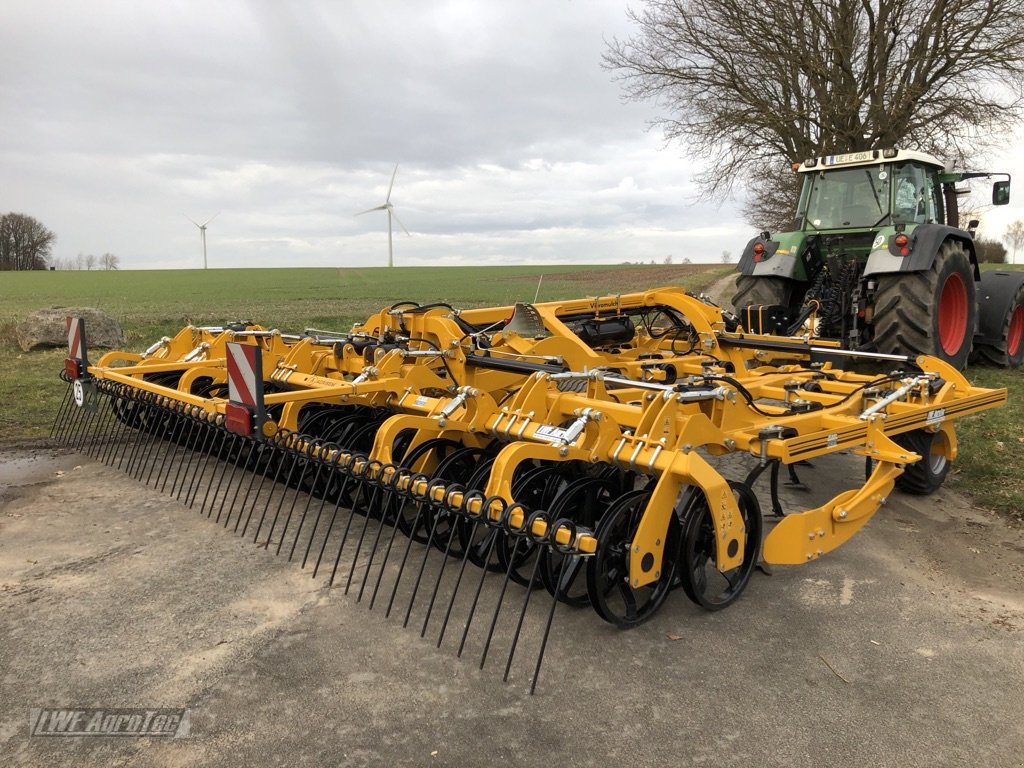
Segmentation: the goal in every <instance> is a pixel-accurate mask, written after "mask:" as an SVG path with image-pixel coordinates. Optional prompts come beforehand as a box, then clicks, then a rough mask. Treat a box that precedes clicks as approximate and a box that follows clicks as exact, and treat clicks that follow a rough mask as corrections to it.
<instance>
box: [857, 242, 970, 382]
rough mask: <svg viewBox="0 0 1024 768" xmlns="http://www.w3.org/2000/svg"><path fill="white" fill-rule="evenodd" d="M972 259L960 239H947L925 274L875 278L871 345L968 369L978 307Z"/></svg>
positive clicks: (887, 351)
mask: <svg viewBox="0 0 1024 768" xmlns="http://www.w3.org/2000/svg"><path fill="white" fill-rule="evenodd" d="M976 293H977V291H976V286H975V283H974V269H973V268H972V267H971V260H970V258H969V257H968V255H967V251H966V250H965V249H964V246H963V243H961V242H960V241H959V240H947V241H946V242H944V243H943V244H942V247H941V248H939V252H938V253H937V254H936V255H935V261H934V262H933V263H932V266H931V268H930V269H927V270H925V271H923V272H897V273H894V274H889V275H879V277H878V292H877V293H876V294H875V314H874V320H873V326H874V338H875V345H876V347H877V348H878V351H879V352H884V353H886V354H892V355H909V356H911V357H916V356H917V355H922V354H923V355H931V356H933V357H938V358H940V359H942V360H945V361H946V362H947V363H949V364H950V365H953V366H954V367H956V368H961V369H962V368H963V367H964V366H965V365H967V358H968V356H969V355H970V353H971V344H972V342H973V339H974V331H975V329H976V328H977V325H978V303H977V298H976Z"/></svg>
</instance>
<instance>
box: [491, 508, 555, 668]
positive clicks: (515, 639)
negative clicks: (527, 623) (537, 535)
mask: <svg viewBox="0 0 1024 768" xmlns="http://www.w3.org/2000/svg"><path fill="white" fill-rule="evenodd" d="M527 530H529V528H527ZM540 561H541V558H540V553H539V552H538V553H537V557H536V558H534V560H533V575H531V576H530V580H529V581H528V582H527V584H528V586H527V587H526V598H525V599H524V600H523V610H522V611H520V612H519V621H518V622H516V631H515V634H513V635H512V647H511V648H509V649H508V660H507V661H506V662H505V674H504V676H503V677H502V678H501V679H502V681H503V682H506V683H507V682H508V672H509V670H510V669H511V668H512V657H513V656H515V654H516V646H517V645H518V644H519V633H520V632H521V631H522V629H523V619H525V618H526V609H527V607H528V606H529V605H530V597H531V596H532V595H533V591H534V589H533V584H534V582H536V581H537V573H538V569H539V568H540ZM555 591H556V592H557V591H558V590H557V589H556V590H555Z"/></svg>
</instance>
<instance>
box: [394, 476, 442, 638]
mask: <svg viewBox="0 0 1024 768" xmlns="http://www.w3.org/2000/svg"><path fill="white" fill-rule="evenodd" d="M434 482H439V483H440V486H441V487H443V486H444V482H445V481H444V480H435V481H433V482H431V484H430V486H428V487H427V504H428V508H430V507H433V508H434V509H435V514H434V521H433V523H432V524H431V526H430V534H429V535H428V536H427V541H426V543H425V544H424V546H423V561H422V562H421V563H420V570H419V573H417V574H416V583H415V584H414V585H413V588H412V595H411V596H410V597H409V606H408V607H407V608H406V609H405V619H404V620H403V621H402V626H403V627H407V626H409V617H410V616H411V615H412V606H413V604H414V603H415V602H416V593H417V592H419V590H420V582H421V581H422V580H423V571H424V570H425V569H426V567H427V559H428V558H429V557H430V549H431V547H432V546H433V543H434V536H435V535H436V534H437V524H438V523H439V522H441V519H442V518H445V517H447V511H446V510H445V509H444V508H443V507H440V506H436V507H435V506H434V503H433V493H432V492H431V488H432V486H433V485H434Z"/></svg>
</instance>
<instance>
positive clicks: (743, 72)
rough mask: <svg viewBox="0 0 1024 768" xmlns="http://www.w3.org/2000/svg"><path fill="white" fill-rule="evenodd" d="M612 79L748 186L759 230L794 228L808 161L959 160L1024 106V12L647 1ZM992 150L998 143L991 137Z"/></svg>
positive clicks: (612, 46) (968, 2) (947, 3)
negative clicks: (900, 152) (885, 156)
mask: <svg viewBox="0 0 1024 768" xmlns="http://www.w3.org/2000/svg"><path fill="white" fill-rule="evenodd" d="M628 13H629V15H630V18H631V19H632V20H633V22H634V23H635V24H636V26H637V33H636V35H635V36H634V37H631V38H629V39H626V40H619V39H613V40H612V41H611V42H610V43H609V46H608V50H607V51H606V53H605V56H604V63H605V66H606V67H607V68H608V69H610V70H612V71H614V72H616V73H617V79H619V80H620V81H621V83H622V86H623V89H624V92H625V95H626V97H627V98H629V99H632V100H637V101H642V100H653V101H656V102H657V103H658V104H659V106H660V107H661V108H662V109H663V110H664V112H665V114H664V115H663V116H662V117H660V118H658V119H657V120H656V121H655V125H658V126H660V127H661V128H662V130H663V131H664V136H665V139H666V141H667V142H670V143H671V142H679V143H681V144H682V145H683V146H684V147H685V148H686V152H687V154H689V155H690V156H692V157H695V158H697V157H699V158H705V159H709V160H710V163H709V164H708V170H707V171H706V172H705V173H704V174H702V175H701V176H699V177H698V179H697V181H698V183H699V184H700V186H701V188H702V189H703V190H704V191H705V193H706V194H709V195H712V196H714V195H724V194H727V193H729V192H731V191H732V190H733V188H734V185H736V184H737V183H742V184H743V185H744V186H745V187H746V190H747V192H748V194H747V200H748V203H747V210H746V211H745V213H746V214H747V216H748V218H750V219H751V220H752V221H753V222H754V223H755V225H757V226H765V225H768V226H770V227H772V228H780V227H785V226H788V225H790V224H791V223H792V222H791V216H792V210H793V207H794V204H795V202H796V200H795V190H796V186H797V185H796V180H795V179H794V174H792V173H791V172H790V166H791V164H792V163H794V162H798V161H800V160H803V159H805V158H807V157H815V156H818V155H822V154H832V153H839V152H852V151H859V150H864V149H872V148H876V147H889V146H895V145H897V144H900V145H904V146H912V147H914V148H915V149H920V150H923V151H926V152H932V153H933V154H936V155H938V156H940V157H945V158H946V159H947V160H962V159H963V158H964V157H965V156H966V155H967V154H968V153H974V152H978V151H981V150H984V149H985V148H986V147H987V146H990V145H992V144H994V143H995V142H997V141H998V140H999V138H1000V136H1001V134H1003V133H1005V131H1006V130H1007V129H1008V128H1010V127H1011V126H1013V125H1014V124H1016V123H1017V122H1018V121H1019V120H1020V118H1021V113H1022V107H1024V4H1021V3H1020V2H1019V0H776V1H775V2H771V3H753V2H749V0H645V3H644V10H641V11H634V10H631V11H629V12H628ZM983 137H991V138H989V139H987V141H988V142H989V143H986V139H984V138H983Z"/></svg>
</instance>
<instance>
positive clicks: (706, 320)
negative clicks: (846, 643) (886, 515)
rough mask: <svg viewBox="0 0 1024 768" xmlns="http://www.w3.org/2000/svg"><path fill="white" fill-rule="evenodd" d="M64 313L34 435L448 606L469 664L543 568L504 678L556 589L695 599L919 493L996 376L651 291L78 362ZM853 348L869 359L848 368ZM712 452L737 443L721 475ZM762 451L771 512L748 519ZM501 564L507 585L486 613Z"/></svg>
mask: <svg viewBox="0 0 1024 768" xmlns="http://www.w3.org/2000/svg"><path fill="white" fill-rule="evenodd" d="M68 326H69V343H70V347H71V354H70V357H69V358H68V361H67V365H66V370H65V372H64V373H63V377H64V378H65V379H66V380H67V381H68V382H69V384H70V386H69V391H68V395H67V396H66V397H65V400H64V403H63V405H62V406H61V409H60V413H59V414H58V417H57V419H56V422H55V424H54V434H55V436H57V437H58V438H59V439H60V440H62V441H63V442H65V443H67V444H69V445H71V446H73V447H75V448H77V449H79V450H82V451H84V452H86V453H88V454H90V455H92V456H94V457H96V458H98V459H100V460H102V461H104V462H105V463H107V464H110V465H113V466H117V467H118V468H120V469H123V470H124V471H126V472H127V473H129V474H130V475H132V476H134V477H136V478H138V479H141V480H143V481H145V482H146V483H148V484H150V485H152V486H154V487H157V488H159V489H160V490H161V491H162V492H166V493H170V494H172V495H173V496H174V497H175V498H177V499H179V500H180V501H181V502H182V503H184V504H185V505H187V506H188V507H198V508H199V509H200V510H201V511H202V512H203V513H204V514H205V515H206V516H207V517H210V518H212V519H213V520H215V521H216V522H217V523H218V524H221V525H223V526H224V527H225V528H231V529H232V530H233V531H235V532H237V533H239V534H240V535H242V536H250V537H251V538H252V540H253V541H254V542H256V543H258V544H261V545H262V546H263V547H264V548H269V547H271V546H273V547H274V550H275V551H276V552H277V553H278V554H281V553H286V554H287V556H288V558H289V559H296V560H301V563H302V566H303V567H310V568H311V569H312V573H313V576H317V575H319V574H321V573H324V572H326V573H327V574H328V576H327V582H328V584H331V585H333V584H335V583H339V584H343V585H344V591H345V592H346V593H348V592H350V591H354V592H355V594H356V599H357V600H363V599H366V600H368V602H369V605H370V607H371V608H372V607H374V606H375V605H383V606H385V607H384V611H385V614H386V615H390V614H391V613H392V612H393V611H397V612H398V613H399V614H400V615H401V616H402V618H403V623H404V624H408V623H409V622H410V621H412V620H413V613H414V610H416V609H417V605H420V606H424V605H425V608H422V609H421V613H422V615H419V616H418V617H417V622H419V623H420V632H421V635H426V633H427V631H428V629H430V626H431V621H432V619H433V620H434V624H435V626H434V630H433V631H434V632H436V633H437V644H438V645H441V643H442V642H443V641H444V638H445V636H446V633H447V632H448V628H449V626H450V625H452V622H453V621H456V623H457V624H459V625H460V626H459V629H458V632H457V633H453V636H454V635H456V634H457V636H458V640H457V643H458V653H459V655H460V656H461V655H462V653H463V652H464V651H465V650H466V648H467V647H468V646H469V645H470V644H471V643H472V644H475V645H477V647H478V650H479V653H480V664H481V666H483V663H484V661H485V660H486V658H487V655H488V652H489V650H490V648H491V646H492V641H493V640H494V639H495V638H496V637H499V636H500V637H502V638H506V639H507V642H508V655H507V657H506V665H505V676H506V678H507V677H508V675H509V672H510V669H511V666H512V661H513V657H514V654H515V651H516V646H517V644H518V642H519V639H520V632H521V630H522V628H523V623H524V618H525V616H526V614H527V609H528V608H529V604H530V600H531V595H533V594H534V593H535V592H536V591H537V590H538V589H546V591H547V592H548V593H549V594H550V596H551V602H550V605H549V606H547V607H544V608H542V609H541V610H542V611H543V615H544V618H543V632H542V634H541V636H540V638H539V639H538V642H539V652H538V653H537V657H536V662H535V667H534V674H533V678H532V683H531V691H532V690H533V687H534V686H535V685H536V680H537V676H538V674H539V671H540V666H541V662H542V660H543V655H544V649H545V647H546V644H547V640H548V633H549V631H550V628H551V623H552V618H553V616H554V612H555V606H556V605H557V603H558V602H563V603H567V604H570V605H574V606H592V607H593V608H594V610H595V611H596V612H597V613H598V614H599V615H600V616H601V617H602V618H603V619H605V620H607V621H609V622H612V623H614V624H617V625H619V626H623V627H629V626H633V625H636V624H639V623H641V622H643V621H644V620H646V619H648V618H649V617H651V616H652V615H653V614H654V613H655V612H656V611H657V610H658V609H659V607H660V606H661V605H662V604H663V603H664V601H665V599H666V597H667V596H668V594H669V592H670V591H672V590H673V589H674V588H675V587H677V586H678V587H681V588H682V589H683V591H684V592H685V594H686V595H687V596H688V597H689V598H690V599H691V600H693V601H694V602H695V603H697V604H699V605H700V606H703V607H704V608H707V609H711V610H716V609H719V608H722V607H724V606H726V605H728V604H730V603H731V602H732V601H734V600H735V599H736V598H737V597H738V596H739V595H740V593H741V592H742V591H743V589H744V587H745V586H746V584H747V582H748V580H749V578H750V575H751V572H752V570H753V568H754V567H755V565H756V564H757V562H758V560H759V558H763V560H764V561H765V562H767V563H784V564H797V563H805V562H807V561H809V560H813V559H815V558H817V557H819V556H821V555H822V554H824V553H826V552H829V551H831V550H832V549H835V548H836V547H838V546H839V545H840V544H842V543H843V542H844V541H846V540H847V539H848V538H850V537H851V536H852V535H853V534H854V533H855V532H856V531H857V530H859V529H860V528H861V527H862V526H863V525H864V524H865V523H866V522H867V521H868V520H869V519H870V518H871V516H872V515H873V514H874V513H875V512H876V511H877V510H878V508H879V507H880V505H881V504H883V503H884V501H885V499H886V497H887V496H888V494H889V493H890V492H891V491H892V489H893V487H894V486H899V487H901V488H903V489H904V490H909V491H911V492H916V493H927V492H930V491H932V490H935V489H936V488H937V487H938V486H939V485H940V484H941V483H942V481H943V479H944V478H945V475H946V472H947V471H948V468H949V462H951V461H952V460H953V459H954V458H955V456H956V450H957V447H956V438H955V433H954V430H953V426H952V422H953V421H954V420H955V419H956V418H958V417H960V416H964V415H967V414H970V413H974V412H977V411H981V410H984V409H987V408H992V407H996V406H999V405H1001V404H1003V403H1004V402H1005V399H1006V392H1005V390H984V389H978V388H975V387H972V386H971V385H970V384H969V383H968V382H967V380H966V379H965V378H964V377H963V375H962V374H961V373H960V372H959V371H957V370H956V369H954V368H953V367H951V366H950V365H948V364H946V363H944V362H942V361H940V360H937V359H935V358H930V357H923V356H922V357H918V358H916V359H912V358H909V357H903V356H897V355H879V354H871V353H864V352H849V351H844V350H842V349H840V348H838V346H834V345H830V344H828V343H825V344H823V345H816V344H814V343H812V342H810V341H809V340H808V339H806V338H785V337H779V336H760V335H751V334H747V333H744V332H743V330H742V329H741V328H740V327H739V326H738V324H737V323H736V321H735V319H734V318H732V317H731V316H730V315H729V314H728V313H723V312H722V310H720V309H719V308H718V307H716V306H714V305H712V304H710V303H708V302H706V301H703V300H701V299H699V298H696V297H693V296H691V295H688V294H685V293H683V292H682V291H680V290H678V289H668V288H666V289H659V290H652V291H648V292H645V293H636V294H629V295H621V296H614V297H605V298H598V299H581V300H574V301H563V302H551V303H546V304H536V305H530V304H517V305H515V306H514V307H497V308H488V309H472V310H461V311H460V310H457V309H455V308H453V307H450V306H448V305H444V304H434V305H425V306H420V305H417V304H414V303H401V304H396V305H393V306H391V307H389V308H387V309H384V310H382V311H381V312H379V313H378V314H376V315H374V316H372V317H370V318H369V319H368V320H367V321H366V322H364V323H361V324H357V325H355V326H354V327H353V328H352V329H351V331H348V332H346V333H327V332H323V331H316V330H312V329H310V330H306V331H304V332H303V333H301V334H286V333H281V332H279V331H277V330H268V329H264V328H262V327H259V326H255V325H250V324H241V323H240V324H230V325H225V326H223V327H216V328H211V327H206V328H199V327H187V328H184V329H182V330H181V331H180V332H179V333H178V334H177V335H176V336H175V337H174V338H164V339H162V340H160V341H159V342H157V343H156V344H154V345H153V346H152V347H150V348H149V349H148V350H147V351H146V352H145V353H142V354H132V353H126V352H111V353H108V354H106V355H104V356H103V357H102V358H100V359H99V361H98V363H97V364H95V365H90V364H89V362H88V359H87V355H86V346H85V329H84V327H83V323H82V322H81V321H80V320H78V319H75V318H69V321H68ZM854 364H856V366H854ZM865 366H874V367H875V368H878V369H880V370H882V371H884V372H883V373H881V374H876V375H869V374H867V373H864V372H855V371H854V370H852V368H853V367H857V368H858V369H862V368H864V367H865ZM837 451H847V452H853V453H857V454H860V455H862V456H864V457H865V459H866V463H867V466H868V475H867V479H866V481H865V482H863V484H861V485H860V487H858V488H855V489H853V490H849V491H846V492H844V493H841V494H839V495H838V496H836V497H835V498H833V499H831V500H830V501H828V502H827V503H825V504H823V505H822V506H819V507H817V508H814V509H808V510H806V511H794V512H789V513H788V514H787V513H785V512H784V510H783V509H782V506H781V502H780V499H779V495H778V478H779V472H780V467H781V466H783V465H785V466H786V468H787V472H788V473H789V475H790V478H791V479H795V478H796V472H795V466H796V465H797V464H798V463H800V462H804V461H807V460H809V459H813V458H815V457H819V456H822V455H823V454H828V453H834V452H837ZM736 453H742V454H747V455H749V456H751V457H753V458H752V459H751V460H750V462H748V464H749V466H748V468H747V470H745V477H731V478H727V477H726V474H729V471H728V469H727V468H726V467H725V466H724V465H725V464H726V462H724V461H723V457H725V456H726V455H727V454H736ZM728 466H731V467H735V462H733V463H732V464H729V465H728ZM733 471H735V470H733ZM765 472H767V474H768V476H769V478H770V499H771V505H772V509H771V511H770V515H769V517H770V518H780V519H779V520H778V522H776V523H775V524H774V525H773V527H772V529H771V531H770V533H768V534H767V535H766V536H762V531H763V527H764V526H763V522H762V513H761V509H760V506H759V502H758V497H757V496H756V495H755V493H754V490H753V486H754V484H755V482H756V481H757V480H758V478H759V477H760V476H761V475H762V474H763V473H765ZM741 474H742V472H741ZM399 534H401V535H399ZM470 563H471V564H472V565H473V566H474V567H475V568H476V569H477V570H478V575H477V576H475V577H473V576H471V575H470V574H472V573H473V571H472V570H470V569H468V568H467V565H468V564H470ZM513 582H514V583H515V584H516V585H518V586H519V588H520V593H521V602H522V606H521V608H520V610H519V612H518V618H516V619H515V620H514V622H513V623H514V626H512V624H509V625H507V626H506V625H505V624H504V623H503V622H501V612H502V607H503V605H505V604H506V603H507V602H509V601H511V600H512V599H513V593H514V590H510V589H509V584H510V583H513ZM481 616H482V618H480V617H481ZM456 617H458V618H457V619H456ZM452 642H453V643H454V642H456V640H455V639H454V637H453V639H452Z"/></svg>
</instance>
